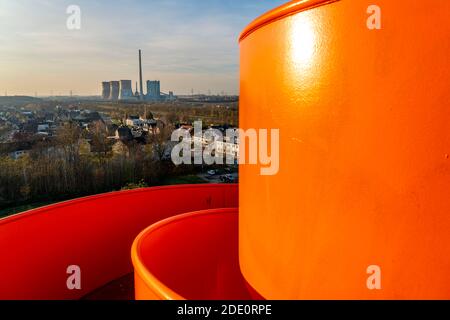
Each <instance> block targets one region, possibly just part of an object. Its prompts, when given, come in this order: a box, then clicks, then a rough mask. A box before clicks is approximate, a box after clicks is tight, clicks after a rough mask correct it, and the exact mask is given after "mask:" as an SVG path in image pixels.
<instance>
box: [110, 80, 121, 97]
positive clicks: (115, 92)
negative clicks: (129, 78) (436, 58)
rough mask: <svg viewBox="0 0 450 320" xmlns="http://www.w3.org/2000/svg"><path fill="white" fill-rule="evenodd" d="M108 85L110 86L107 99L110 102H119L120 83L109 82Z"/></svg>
mask: <svg viewBox="0 0 450 320" xmlns="http://www.w3.org/2000/svg"><path fill="white" fill-rule="evenodd" d="M109 84H110V96H109V99H110V100H112V101H117V100H119V88H120V82H119V81H111V82H110V83H109Z"/></svg>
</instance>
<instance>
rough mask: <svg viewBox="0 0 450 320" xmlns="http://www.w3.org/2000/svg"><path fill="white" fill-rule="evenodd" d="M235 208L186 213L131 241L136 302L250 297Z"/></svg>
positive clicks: (155, 225)
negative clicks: (240, 257) (242, 266)
mask: <svg viewBox="0 0 450 320" xmlns="http://www.w3.org/2000/svg"><path fill="white" fill-rule="evenodd" d="M237 212H238V210H237V208H236V209H215V210H205V211H199V212H193V213H186V214H183V215H180V216H176V217H172V218H169V219H166V220H163V221H160V222H158V223H156V224H154V225H152V226H151V227H149V228H147V229H146V230H144V231H143V232H142V233H141V234H140V235H139V236H138V237H137V238H136V240H135V242H134V244H133V248H132V251H131V252H132V260H133V265H134V270H135V291H136V299H137V300H184V299H189V300H237V299H246V300H248V299H252V293H251V291H250V290H249V288H248V286H247V284H246V282H245V280H244V278H243V277H242V274H241V272H240V270H239V261H238V214H237Z"/></svg>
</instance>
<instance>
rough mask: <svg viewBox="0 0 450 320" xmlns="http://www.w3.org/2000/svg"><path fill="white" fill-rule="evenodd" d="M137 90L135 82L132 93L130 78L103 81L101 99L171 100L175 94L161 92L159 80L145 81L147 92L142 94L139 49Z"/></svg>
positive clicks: (142, 84)
mask: <svg viewBox="0 0 450 320" xmlns="http://www.w3.org/2000/svg"><path fill="white" fill-rule="evenodd" d="M138 58H139V75H138V77H139V91H138V85H137V82H136V92H135V93H133V88H132V81H131V80H120V81H105V82H102V99H103V100H109V101H119V100H120V101H132V100H137V101H164V100H173V99H175V96H174V95H173V92H172V91H170V92H169V94H166V93H164V92H161V83H160V81H159V80H148V81H147V94H144V82H143V73H142V51H141V50H139V56H138Z"/></svg>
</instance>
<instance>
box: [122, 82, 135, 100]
mask: <svg viewBox="0 0 450 320" xmlns="http://www.w3.org/2000/svg"><path fill="white" fill-rule="evenodd" d="M132 97H133V89H132V88H131V80H120V96H119V99H120V100H127V99H130V98H132Z"/></svg>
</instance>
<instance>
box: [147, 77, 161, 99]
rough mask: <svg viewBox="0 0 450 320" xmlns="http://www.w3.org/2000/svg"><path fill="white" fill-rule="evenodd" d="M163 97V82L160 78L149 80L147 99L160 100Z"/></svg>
mask: <svg viewBox="0 0 450 320" xmlns="http://www.w3.org/2000/svg"><path fill="white" fill-rule="evenodd" d="M160 98H161V83H160V82H159V81H158V80H155V81H151V80H148V81H147V95H146V100H160Z"/></svg>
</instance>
